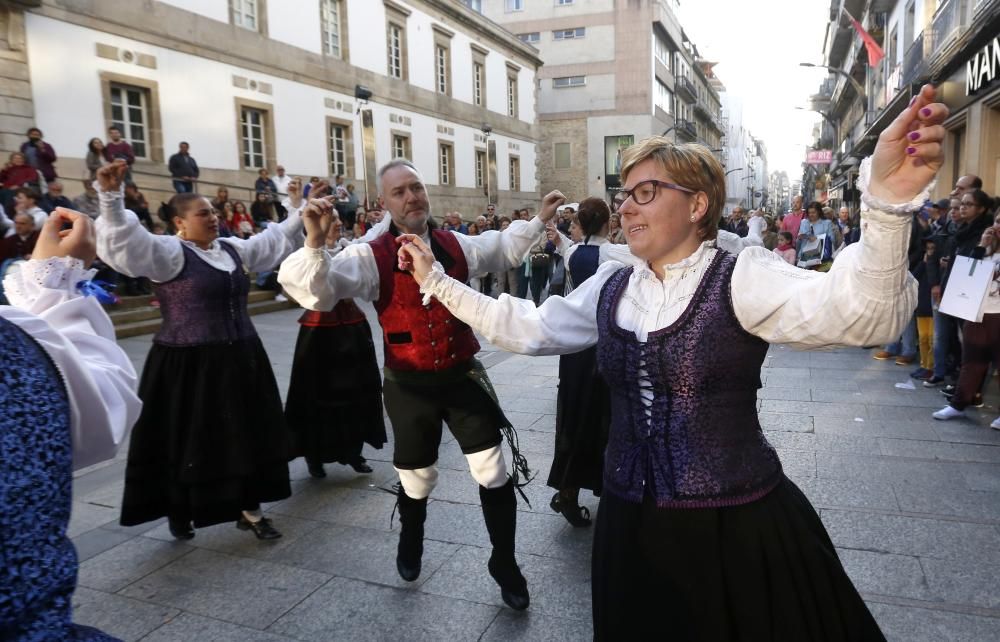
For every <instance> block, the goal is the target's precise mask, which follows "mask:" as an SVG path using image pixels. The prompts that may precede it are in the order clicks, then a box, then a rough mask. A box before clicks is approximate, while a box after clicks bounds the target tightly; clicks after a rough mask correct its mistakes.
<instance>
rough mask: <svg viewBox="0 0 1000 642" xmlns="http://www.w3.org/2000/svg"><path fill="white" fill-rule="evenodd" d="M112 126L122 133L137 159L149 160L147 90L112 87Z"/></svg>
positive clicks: (124, 86)
mask: <svg viewBox="0 0 1000 642" xmlns="http://www.w3.org/2000/svg"><path fill="white" fill-rule="evenodd" d="M111 126H112V127H117V128H118V130H119V131H120V132H121V133H122V137H124V138H125V140H127V141H128V143H129V145H131V146H132V151H133V152H134V153H135V156H136V158H149V147H148V145H149V135H148V132H149V107H148V102H147V97H146V90H145V89H143V88H141V87H130V86H128V85H118V84H113V85H111Z"/></svg>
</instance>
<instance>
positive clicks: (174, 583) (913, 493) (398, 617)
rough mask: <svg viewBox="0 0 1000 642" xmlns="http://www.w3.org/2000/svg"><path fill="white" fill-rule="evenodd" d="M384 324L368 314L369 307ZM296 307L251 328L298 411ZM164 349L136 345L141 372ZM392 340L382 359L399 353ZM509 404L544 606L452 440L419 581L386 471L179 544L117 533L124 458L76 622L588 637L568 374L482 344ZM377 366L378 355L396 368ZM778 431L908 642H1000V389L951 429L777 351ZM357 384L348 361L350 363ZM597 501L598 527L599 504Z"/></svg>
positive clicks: (99, 470)
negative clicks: (497, 545) (513, 605)
mask: <svg viewBox="0 0 1000 642" xmlns="http://www.w3.org/2000/svg"><path fill="white" fill-rule="evenodd" d="M366 312H367V313H368V314H369V315H371V314H372V311H371V309H370V307H369V308H367V309H366ZM298 314H299V312H298V311H297V310H289V311H284V312H278V313H273V314H267V315H262V316H258V317H254V322H255V323H256V325H257V328H258V331H259V332H260V334H261V337H262V338H263V340H264V342H265V344H266V346H267V349H268V353H269V355H270V357H271V360H272V363H273V364H274V369H275V374H276V375H277V378H278V382H279V386H280V387H281V389H282V393H283V394H284V392H285V388H286V387H287V384H288V379H289V374H290V369H291V362H292V353H293V348H294V344H295V337H296V333H297V331H298V325H297V324H296V322H295V320H296V318H297V316H298ZM149 344H150V337H139V338H134V339H127V340H124V341H123V342H122V345H123V346H124V347H125V349H126V350H127V351H128V353H129V354H130V355H131V357H132V359H133V361H134V362H135V365H136V368H137V369H141V366H142V363H143V361H144V359H145V356H146V353H147V351H148V349H149ZM376 344H377V346H378V348H379V352H381V341H380V340H377V341H376ZM480 356H481V358H482V359H483V362H484V364H485V365H486V366H487V367H488V371H489V374H490V377H491V378H492V380H493V382H494V384H495V385H496V389H497V392H498V394H499V395H500V400H501V403H502V405H503V407H504V408H505V409H506V411H507V415H508V417H510V419H511V420H512V421H513V422H514V424H515V425H516V427H517V428H518V430H519V435H520V443H521V446H522V450H523V451H525V453H526V454H527V456H528V459H529V462H530V464H531V466H532V468H533V469H534V470H536V471H537V472H538V475H537V479H536V480H535V481H534V482H533V483H532V484H531V485H529V486H528V488H527V489H526V492H527V495H528V497H529V499H530V501H531V506H528V505H525V504H524V503H523V502H521V503H520V505H519V509H520V512H519V514H518V531H517V535H518V541H517V547H518V553H519V561H520V564H521V567H522V569H523V570H524V574H525V576H526V577H527V580H528V584H529V588H530V590H531V599H532V602H531V607H530V609H529V610H528V611H527V612H525V613H516V612H514V611H511V610H510V609H508V608H506V607H504V606H503V603H502V601H501V600H500V591H499V589H498V588H497V586H496V585H495V584H494V583H493V581H492V579H491V578H490V577H489V575H488V574H487V571H486V561H487V559H488V556H489V539H488V537H487V533H486V530H485V527H484V525H483V520H482V515H481V513H480V508H479V498H478V492H477V488H476V484H475V482H474V481H473V480H472V479H471V477H470V476H469V473H468V470H467V467H466V462H465V458H464V457H463V456H462V454H461V452H460V451H459V449H458V447H457V444H455V442H454V440H453V439H452V438H451V437H450V435H447V433H446V437H445V444H444V445H443V447H442V450H441V459H440V461H439V466H440V468H441V479H440V483H439V485H438V487H437V489H436V490H435V492H434V494H433V495H432V498H431V499H432V501H431V504H430V506H429V509H428V522H427V529H426V537H427V541H426V543H425V553H424V558H423V572H422V574H421V576H420V579H419V580H418V581H417V582H414V583H412V584H408V583H406V582H404V581H402V580H401V579H400V578H399V577H398V575H397V573H396V568H395V564H394V558H395V549H396V542H397V533H396V529H398V526H399V524H398V519H397V520H396V521H394V522H393V523H392V524H391V525H390V514H391V513H392V508H393V503H394V499H393V497H392V496H390V495H389V494H387V493H385V492H382V489H385V488H389V487H390V486H391V485H392V484H393V483H394V482H395V481H396V476H395V473H394V471H393V469H392V466H391V464H390V461H391V443H390V444H389V445H388V447H386V448H385V449H383V450H378V451H376V450H371V449H366V452H365V456H366V457H367V458H368V459H369V462H370V463H371V465H372V467H373V468H374V469H375V470H374V473H373V474H371V475H358V474H355V473H354V472H353V471H352V470H351V469H350V468H348V467H346V466H337V465H328V466H327V471H328V474H329V476H328V477H327V478H326V479H324V480H314V479H311V478H310V477H309V475H308V473H307V471H306V467H305V464H304V462H303V461H302V460H296V461H295V462H293V463H292V465H291V468H290V470H291V476H292V480H293V481H292V488H293V495H292V497H291V498H289V499H287V500H285V501H282V502H278V503H276V504H271V505H268V506H265V509H266V511H267V514H268V515H269V516H270V517H271V518H273V520H274V523H275V526H276V527H278V528H279V529H280V530H281V531H282V532H283V533H284V537H283V538H281V539H279V540H277V541H274V542H259V541H257V540H256V539H255V538H253V537H252V536H251V535H249V534H247V533H245V532H242V531H239V530H237V529H236V528H235V527H234V526H233V524H222V525H219V526H215V527H212V528H207V529H202V530H198V531H197V536H196V537H195V538H194V539H193V540H191V541H189V542H178V541H175V540H174V539H173V538H172V537H171V536H170V534H169V532H168V530H167V526H166V524H165V522H164V521H162V520H161V521H159V522H155V523H150V524H146V525H144V526H140V527H132V528H123V527H120V526H118V524H117V520H118V512H119V506H120V502H121V494H122V486H123V482H122V479H123V474H124V465H125V461H124V459H125V453H126V449H124V448H123V449H122V451H121V453H120V455H119V458H118V459H117V460H115V461H113V462H110V463H106V464H103V465H100V466H98V467H94V468H91V469H88V470H84V471H81V473H80V474H78V476H77V478H76V480H75V484H74V493H75V494H74V498H75V501H74V513H73V519H72V522H71V526H70V535H71V536H72V537H73V540H74V542H75V544H76V547H77V550H78V551H79V556H80V562H81V567H80V575H79V588H78V589H77V592H76V594H75V599H74V606H75V611H76V619H77V621H79V622H81V623H84V624H90V625H93V626H97V627H100V628H101V629H103V630H105V631H107V632H109V633H111V634H113V635H116V636H118V637H121V638H123V639H125V640H140V639H141V640H149V641H153V640H157V641H165V640H179V641H189V640H219V641H223V640H226V641H228V640H232V641H238V642H248V641H251V640H262V641H263V640H334V639H352V640H392V639H407V640H582V639H588V638H589V637H590V635H591V625H590V583H589V582H590V580H589V578H590V539H591V533H592V529H573V528H572V527H570V526H569V525H568V524H567V523H566V521H565V520H564V519H563V518H562V517H561V516H559V515H557V514H555V513H553V512H552V511H551V509H550V508H549V505H548V504H549V499H550V497H551V494H552V491H551V490H550V489H548V488H547V487H546V486H545V483H544V482H545V477H546V474H547V472H548V468H549V465H550V463H551V459H552V449H553V432H554V430H555V397H556V385H557V370H558V358H557V357H543V358H530V357H522V356H516V355H509V354H507V353H504V352H500V351H497V350H496V349H495V348H493V347H491V346H488V345H485V344H484V351H483V354H481V355H480ZM380 358H381V357H380ZM765 365H766V367H765V369H764V371H763V376H764V384H765V385H764V388H763V389H762V390H761V391H760V401H759V402H758V403H759V408H760V417H761V422H762V424H763V426H764V429H765V430H766V431H767V436H768V438H769V439H770V441H771V443H772V444H773V445H774V446H775V447H776V448H777V449H778V450H779V453H780V455H781V459H782V462H783V463H784V467H785V470H786V472H787V473H788V475H789V477H791V479H793V480H794V481H795V482H796V483H797V484H798V485H799V486H800V487H801V488H802V489H803V491H805V493H806V494H807V495H808V496H809V498H810V499H811V500H812V502H813V503H814V505H815V506H816V508H817V510H819V511H820V513H821V515H822V518H823V521H824V522H825V524H826V526H827V528H828V530H829V533H830V536H831V537H832V539H833V541H834V543H835V544H836V545H837V547H838V548H839V553H840V557H841V560H842V561H843V563H844V565H845V567H846V568H847V570H848V572H849V574H850V575H851V577H852V578H853V580H854V582H855V583H856V585H857V586H858V588H859V590H860V591H861V593H862V594H863V596H864V597H865V599H866V600H867V601H868V603H869V605H870V608H871V609H872V611H873V613H874V614H875V617H876V619H877V620H878V621H879V623H880V624H881V626H882V628H883V630H884V632H885V633H886V635H887V637H889V638H890V639H893V640H906V641H916V640H935V641H937V640H990V639H998V638H1000V591H998V590H997V584H996V582H997V578H998V577H1000V432H998V431H995V430H990V428H989V422H990V421H992V420H993V419H994V418H995V417H996V416H997V414H998V410H997V402H998V397H997V393H996V383H995V380H994V381H992V382H991V383H990V388H989V391H988V392H989V394H988V395H987V396H986V407H984V408H982V409H980V410H978V411H976V410H971V411H970V415H972V416H974V417H975V419H972V420H967V419H961V420H954V421H951V422H938V421H935V420H933V419H932V418H931V416H930V414H931V412H932V411H934V410H936V409H938V408H940V407H941V406H942V405H943V403H944V401H943V397H942V396H941V395H940V394H939V392H938V391H937V390H928V389H925V388H923V387H921V386H919V385H917V386H916V387H915V389H900V388H898V387H897V386H896V384H898V383H905V382H908V381H910V380H909V379H908V377H907V374H908V371H909V369H910V368H904V367H899V366H896V365H895V364H894V363H893V362H892V361H886V362H880V361H875V360H873V359H871V356H870V352H868V351H863V350H857V349H852V350H841V351H836V352H829V353H801V352H795V351H792V350H789V349H785V348H781V347H775V348H772V350H771V352H770V355H769V357H768V359H767V362H766V364H765ZM347 367H349V365H348V366H347ZM581 503H582V504H584V505H586V506H588V507H589V508H590V510H591V511H592V512H596V509H597V500H596V499H595V498H593V497H592V496H590V495H589V493H586V492H585V493H583V494H582V496H581Z"/></svg>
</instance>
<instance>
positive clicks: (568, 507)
mask: <svg viewBox="0 0 1000 642" xmlns="http://www.w3.org/2000/svg"><path fill="white" fill-rule="evenodd" d="M549 508H551V509H552V510H554V511H555V512H557V513H560V514H562V516H563V517H565V518H566V521H567V522H569V523H570V524H572V525H573V526H574V527H575V528H582V527H585V526H590V511H589V510H588V509H587V508H585V507H583V506H580V505H579V504H571V503H570V502H568V501H566V500H565V499H563V498H562V495H560V494H559V493H556V494H555V495H553V496H552V501H551V502H549Z"/></svg>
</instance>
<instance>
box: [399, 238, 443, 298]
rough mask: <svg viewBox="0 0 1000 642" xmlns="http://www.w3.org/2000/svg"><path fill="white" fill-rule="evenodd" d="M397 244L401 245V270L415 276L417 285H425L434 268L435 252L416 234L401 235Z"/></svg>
mask: <svg viewBox="0 0 1000 642" xmlns="http://www.w3.org/2000/svg"><path fill="white" fill-rule="evenodd" d="M396 242H397V243H399V251H398V252H397V255H398V257H399V266H400V269H403V270H406V271H408V272H410V273H411V274H413V279H414V280H415V281H416V282H417V285H423V283H424V279H426V278H427V275H428V274H430V272H431V268H432V267H433V266H434V252H432V251H431V248H429V247H427V244H426V243H424V240H423V239H422V238H420V237H419V236H417V235H416V234H400V235H399V236H398V237H396Z"/></svg>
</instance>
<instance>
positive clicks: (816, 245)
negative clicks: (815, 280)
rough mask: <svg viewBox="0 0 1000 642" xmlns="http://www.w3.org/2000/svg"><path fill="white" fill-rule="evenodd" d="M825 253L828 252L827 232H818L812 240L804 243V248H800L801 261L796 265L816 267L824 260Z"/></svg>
mask: <svg viewBox="0 0 1000 642" xmlns="http://www.w3.org/2000/svg"><path fill="white" fill-rule="evenodd" d="M824 254H826V234H817V235H816V236H815V237H813V239H812V240H807V241H804V242H803V243H802V249H801V250H799V261H798V263H796V265H798V266H799V267H800V268H811V267H814V266H816V265H819V264H821V263H822V262H823V259H824ZM828 260H829V259H828Z"/></svg>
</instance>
